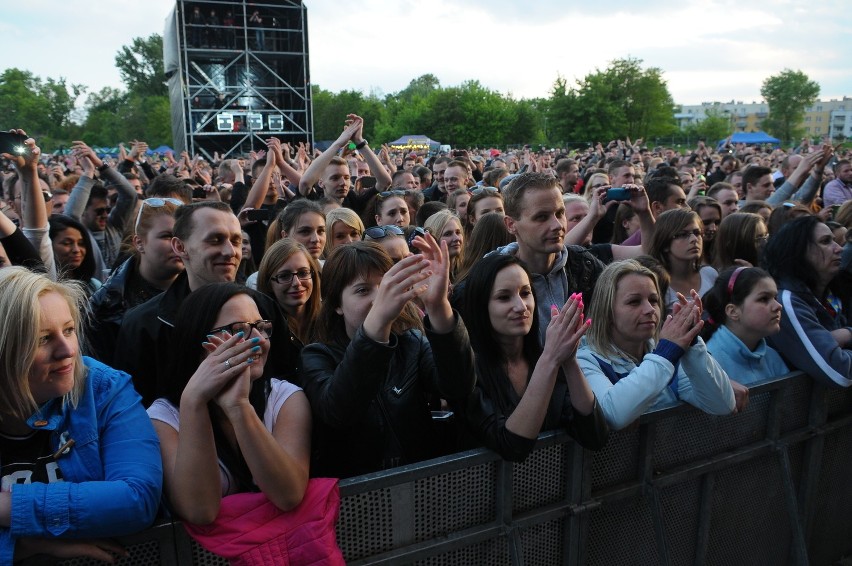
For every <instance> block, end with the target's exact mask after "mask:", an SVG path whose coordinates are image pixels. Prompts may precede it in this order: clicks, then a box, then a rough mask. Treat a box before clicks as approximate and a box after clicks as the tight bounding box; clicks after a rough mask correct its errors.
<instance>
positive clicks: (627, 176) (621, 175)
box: [607, 159, 636, 187]
mask: <svg viewBox="0 0 852 566" xmlns="http://www.w3.org/2000/svg"><path fill="white" fill-rule="evenodd" d="M607 174H608V175H609V184H610V186H612V187H623V186H624V185H632V184H634V183H635V182H636V169H635V168H634V167H633V165H632V164H631V163H630V162H629V161H624V160H622V159H616V160H615V161H612V162H611V163H610V164H609V166H608V167H607Z"/></svg>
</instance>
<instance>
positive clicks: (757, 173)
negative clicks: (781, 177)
mask: <svg viewBox="0 0 852 566" xmlns="http://www.w3.org/2000/svg"><path fill="white" fill-rule="evenodd" d="M743 192H745V201H746V202H748V201H750V200H763V201H767V202H768V201H769V197H770V196H771V195H772V193H774V192H775V183H773V182H772V169H770V168H769V167H762V166H760V165H751V166H749V167H747V168H746V170H745V171H744V172H743ZM743 204H744V203H743Z"/></svg>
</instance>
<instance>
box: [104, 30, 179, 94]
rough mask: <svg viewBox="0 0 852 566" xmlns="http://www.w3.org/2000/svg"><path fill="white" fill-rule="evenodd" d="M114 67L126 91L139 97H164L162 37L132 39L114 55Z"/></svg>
mask: <svg viewBox="0 0 852 566" xmlns="http://www.w3.org/2000/svg"><path fill="white" fill-rule="evenodd" d="M115 66H116V67H117V68H118V72H119V74H120V75H121V80H122V81H123V82H124V84H125V85H126V86H127V90H128V91H130V92H132V93H134V94H139V95H141V96H166V95H167V94H168V91H167V89H166V83H165V80H166V78H165V71H164V70H163V36H161V35H159V34H156V33H154V34H151V35H150V36H148V37H134V38H133V42H132V43H131V44H130V45H125V46H124V47H122V48H121V49H119V50H118V53H117V54H116V55H115Z"/></svg>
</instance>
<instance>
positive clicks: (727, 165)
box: [707, 153, 737, 186]
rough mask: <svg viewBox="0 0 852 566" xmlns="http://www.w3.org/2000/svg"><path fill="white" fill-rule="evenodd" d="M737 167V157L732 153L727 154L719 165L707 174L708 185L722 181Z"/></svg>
mask: <svg viewBox="0 0 852 566" xmlns="http://www.w3.org/2000/svg"><path fill="white" fill-rule="evenodd" d="M736 169H737V158H736V157H734V156H733V155H731V154H730V153H728V154H725V155H724V156H723V157H722V160H721V161H720V162H719V167H718V169H716V170H715V171H713V172H712V173H710V174H709V175H708V176H707V185H709V186H712V185H714V184H716V183H720V182H722V181H724V180H725V178H726V177H727V176H728V175H730V174H731V173H733V172H734V171H735V170H736Z"/></svg>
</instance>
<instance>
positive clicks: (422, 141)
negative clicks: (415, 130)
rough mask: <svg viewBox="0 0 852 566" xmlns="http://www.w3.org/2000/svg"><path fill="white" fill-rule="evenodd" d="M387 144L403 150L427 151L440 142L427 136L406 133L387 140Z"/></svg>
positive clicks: (435, 147) (434, 147) (392, 147)
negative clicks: (396, 138) (389, 140)
mask: <svg viewBox="0 0 852 566" xmlns="http://www.w3.org/2000/svg"><path fill="white" fill-rule="evenodd" d="M388 145H389V146H390V148H391V149H401V150H405V151H412V150H413V151H416V150H420V151H429V150H430V149H437V148H438V147H439V146H440V145H441V142H437V141H435V140H432V139H429V136H421V135H413V136H410V135H406V136H402V137H401V138H399V139H398V140H394V141H392V142H388Z"/></svg>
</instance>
